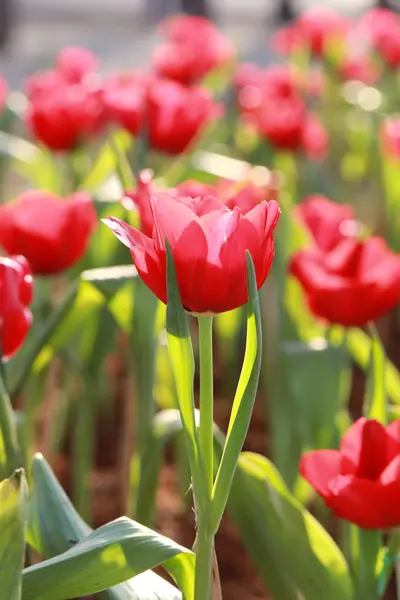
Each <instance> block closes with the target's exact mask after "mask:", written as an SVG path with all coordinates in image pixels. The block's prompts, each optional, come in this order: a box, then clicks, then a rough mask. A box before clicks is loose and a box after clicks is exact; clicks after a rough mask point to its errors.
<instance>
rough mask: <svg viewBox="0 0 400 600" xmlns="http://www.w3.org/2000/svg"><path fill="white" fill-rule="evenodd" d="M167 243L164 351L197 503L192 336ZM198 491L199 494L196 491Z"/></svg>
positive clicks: (198, 466)
mask: <svg viewBox="0 0 400 600" xmlns="http://www.w3.org/2000/svg"><path fill="white" fill-rule="evenodd" d="M166 246H167V298H168V302H167V340H168V351H169V356H170V361H171V366H172V371H173V373H174V380H175V385H176V391H177V397H178V403H179V410H180V413H181V418H182V423H183V429H184V432H185V439H186V444H187V448H188V454H189V461H190V469H191V473H192V477H193V488H194V493H195V496H196V500H197V501H198V503H199V504H201V503H202V502H203V501H204V500H205V499H204V498H203V497H202V496H203V495H204V491H205V487H204V486H203V485H201V481H200V478H201V476H202V469H201V456H200V450H199V440H198V434H197V428H196V422H195V412H194V392H193V381H194V357H193V347H192V340H191V337H190V331H189V327H188V323H187V318H186V314H185V311H184V309H183V306H182V302H181V297H180V293H179V288H178V282H177V278H176V272H175V265H174V259H173V256H172V251H171V247H170V245H169V243H168V241H166ZM199 494H200V495H199Z"/></svg>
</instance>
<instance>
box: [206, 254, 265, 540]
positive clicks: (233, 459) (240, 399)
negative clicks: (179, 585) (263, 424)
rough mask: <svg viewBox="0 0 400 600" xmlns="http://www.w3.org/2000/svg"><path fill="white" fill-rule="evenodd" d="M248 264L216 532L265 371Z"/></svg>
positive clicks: (214, 508)
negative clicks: (241, 348)
mask: <svg viewBox="0 0 400 600" xmlns="http://www.w3.org/2000/svg"><path fill="white" fill-rule="evenodd" d="M246 261H247V288H248V294H249V301H248V309H247V310H248V312H247V340H246V351H245V357H244V362H243V367H242V372H241V374H240V379H239V383H238V387H237V391H236V395H235V399H234V402H233V406H232V412H231V417H230V420H229V426H228V433H227V437H226V442H225V447H224V451H223V454H222V458H221V463H220V466H219V469H218V472H217V476H216V479H215V483H214V488H213V496H212V505H211V514H210V523H209V526H210V530H211V531H212V532H213V533H215V532H216V531H217V529H218V527H219V523H220V521H221V518H222V514H223V512H224V509H225V506H226V502H227V499H228V496H229V490H230V486H231V483H232V480H233V477H234V474H235V470H236V466H237V462H238V459H239V456H240V452H241V450H242V448H243V444H244V440H245V439H246V435H247V430H248V428H249V424H250V419H251V414H252V411H253V406H254V400H255V397H256V393H257V386H258V380H259V376H260V368H261V349H262V334H261V316H260V306H259V301H258V291H257V282H256V274H255V269H254V264H253V261H252V258H251V255H250V253H249V252H247V256H246Z"/></svg>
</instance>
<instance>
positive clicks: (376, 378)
mask: <svg viewBox="0 0 400 600" xmlns="http://www.w3.org/2000/svg"><path fill="white" fill-rule="evenodd" d="M371 331H372V339H371V346H370V364H369V369H368V384H367V406H366V411H367V413H368V414H367V416H368V418H370V419H376V420H377V421H380V422H381V423H383V424H386V423H387V418H388V417H387V394H386V387H387V385H386V356H385V350H384V348H383V344H382V342H381V340H380V339H379V335H378V333H377V331H376V329H375V327H374V326H371Z"/></svg>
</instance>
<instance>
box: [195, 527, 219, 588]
mask: <svg viewBox="0 0 400 600" xmlns="http://www.w3.org/2000/svg"><path fill="white" fill-rule="evenodd" d="M213 544H214V541H213V536H211V537H207V536H206V534H205V531H204V529H203V528H202V527H201V526H200V527H199V529H198V532H197V538H196V543H195V552H196V571H195V578H194V600H210V598H211V573H212V556H213Z"/></svg>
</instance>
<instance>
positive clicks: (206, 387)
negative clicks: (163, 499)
mask: <svg viewBox="0 0 400 600" xmlns="http://www.w3.org/2000/svg"><path fill="white" fill-rule="evenodd" d="M198 322H199V347H200V425H199V440H200V448H201V452H202V454H203V459H204V471H205V473H204V479H205V481H206V485H207V492H208V496H209V498H211V494H212V489H213V482H214V481H213V479H214V478H213V452H214V448H213V425H214V416H213V353H212V326H213V317H199V318H198Z"/></svg>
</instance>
